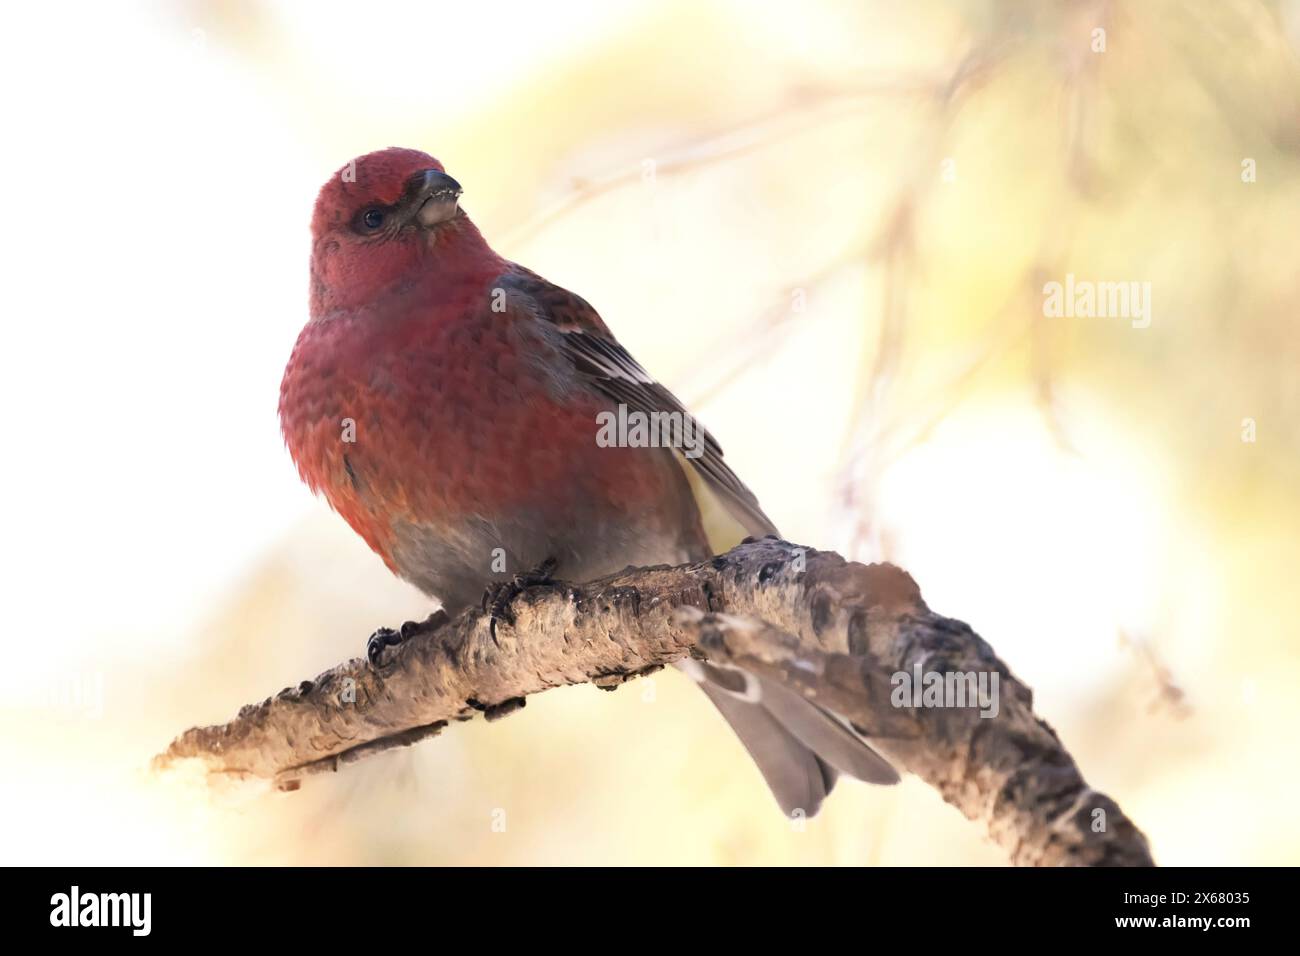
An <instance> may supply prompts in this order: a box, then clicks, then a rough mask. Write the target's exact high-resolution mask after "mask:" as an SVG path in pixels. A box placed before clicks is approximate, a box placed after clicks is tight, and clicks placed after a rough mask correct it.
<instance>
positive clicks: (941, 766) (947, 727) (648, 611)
mask: <svg viewBox="0 0 1300 956" xmlns="http://www.w3.org/2000/svg"><path fill="white" fill-rule="evenodd" d="M511 609H512V610H513V612H514V614H515V618H516V620H515V623H514V625H509V624H506V623H504V622H498V623H497V625H496V627H495V628H493V626H492V624H491V619H490V616H489V615H487V614H485V613H482V612H478V611H467V612H465V613H464V614H462V615H461V616H459V617H458V618H456V619H455V620H449V619H448V618H447V617H446V615H443V614H442V613H441V612H439V613H438V614H435V615H434V616H433V617H431V618H430V619H429V620H428V621H426V622H425V623H424V624H423V625H421V626H420V628H419V629H417V630H416V631H415V632H414V633H412V634H410V636H409V637H408V638H407V639H406V640H405V641H404V642H403V643H401V644H399V645H397V646H395V647H392V648H389V649H388V650H386V651H385V652H384V654H383V656H382V658H381V660H380V662H379V664H378V665H377V666H371V665H370V664H368V663H367V662H366V661H364V660H361V659H356V660H352V661H348V662H347V663H344V664H340V665H339V666H337V667H335V668H333V669H331V670H328V671H326V672H325V673H324V674H321V675H320V676H319V677H317V678H316V679H315V680H314V681H304V682H303V683H301V684H299V685H298V686H297V687H294V688H286V689H285V690H283V691H281V692H280V693H279V694H278V695H276V696H275V697H271V698H268V699H267V700H265V701H263V702H262V703H260V704H255V705H249V706H246V707H244V708H243V709H242V710H240V712H239V715H238V716H237V717H236V718H235V719H234V720H232V721H230V722H229V723H227V724H222V725H220V726H214V727H199V728H193V729H191V730H188V731H186V732H185V733H184V734H182V735H181V736H180V737H178V738H176V740H174V741H173V742H172V743H171V745H170V746H169V747H168V748H167V751H166V752H165V753H163V754H161V755H159V756H158V757H157V758H155V761H154V763H155V766H156V767H158V768H165V767H169V766H171V765H173V764H175V763H177V762H178V761H181V760H185V759H191V758H193V759H198V760H201V761H203V763H204V765H205V766H206V769H207V770H208V771H209V772H210V773H213V774H223V775H233V776H237V777H248V776H253V777H265V778H270V779H272V780H273V781H274V782H275V784H276V786H278V787H279V788H281V789H287V790H288V789H296V788H297V787H298V785H299V784H300V782H301V780H302V779H303V778H304V777H306V776H309V775H312V774H315V773H319V772H322V771H333V770H337V769H338V767H339V766H340V765H341V764H345V763H351V762H353V761H355V760H357V759H360V758H361V757H364V756H367V755H369V754H372V753H375V752H378V751H381V750H386V749H389V748H391V747H395V746H405V745H409V744H411V743H414V742H416V741H417V740H421V739H423V738H425V737H429V736H433V735H434V734H436V733H438V732H439V731H440V730H442V728H443V727H445V726H447V724H448V723H449V722H451V721H455V720H468V719H471V718H473V717H474V716H475V715H476V714H478V713H483V714H484V715H485V716H486V717H487V719H488V720H493V719H495V718H497V717H499V716H503V715H505V714H507V713H510V712H512V711H514V710H516V709H518V708H519V707H522V706H523V703H524V699H525V698H527V696H528V695H530V694H535V693H537V692H539V691H543V690H547V689H549V688H551V687H559V686H561V685H565V684H578V683H583V682H591V683H595V684H597V685H598V686H601V687H605V688H608V689H613V688H614V687H617V686H618V685H619V684H621V683H623V682H624V681H627V680H630V679H631V678H633V677H636V676H639V675H641V674H644V673H646V672H648V671H652V670H656V669H658V668H659V667H661V666H663V665H664V664H668V663H671V662H673V661H676V660H680V659H682V658H685V657H687V656H696V657H703V658H707V659H709V660H711V661H714V662H717V663H730V664H733V665H736V666H741V667H744V668H745V669H747V670H751V671H754V672H757V673H760V674H762V675H764V676H768V677H772V678H774V679H777V680H779V681H781V682H783V683H784V684H785V685H786V686H789V687H790V688H792V689H794V690H796V691H798V692H799V693H801V694H803V695H804V696H806V697H808V698H810V699H813V700H816V701H818V702H820V703H821V704H823V705H824V706H826V707H828V708H829V709H831V710H833V711H835V712H836V713H838V714H840V715H842V716H843V717H845V718H846V719H848V720H850V721H852V722H853V724H854V725H855V726H856V727H858V728H859V729H860V730H861V731H863V732H865V733H866V734H867V735H868V736H869V737H870V738H871V742H872V746H874V747H875V748H876V749H877V750H879V751H880V752H881V753H882V754H884V755H885V756H886V757H888V758H889V759H890V760H891V761H892V762H893V763H894V764H895V766H897V767H899V768H900V769H904V770H907V771H910V772H911V773H913V774H915V775H916V776H918V777H920V778H921V779H923V780H925V781H926V782H927V783H929V784H930V785H932V786H933V787H935V788H936V789H937V790H938V791H939V793H940V794H941V795H942V796H943V798H944V799H945V800H946V801H948V802H949V803H951V804H953V805H954V806H955V807H957V808H958V809H959V810H961V811H962V812H963V813H965V814H966V816H968V817H969V818H971V819H972V820H976V821H981V822H983V823H984V824H985V825H986V826H987V828H988V831H989V834H990V836H991V837H992V838H993V839H994V840H995V841H997V842H998V843H999V844H1001V845H1002V846H1004V847H1005V848H1006V849H1007V850H1008V852H1009V854H1010V858H1011V861H1012V862H1013V863H1016V864H1020V865H1058V864H1072V865H1085V866H1095V865H1151V862H1152V860H1151V856H1150V851H1149V850H1148V848H1147V843H1146V839H1145V837H1143V835H1142V833H1141V832H1140V831H1139V830H1138V829H1137V828H1136V827H1135V826H1134V825H1133V824H1132V823H1131V822H1130V821H1129V820H1128V818H1127V817H1125V816H1124V814H1123V812H1122V811H1121V810H1120V809H1119V807H1118V806H1117V805H1116V804H1115V803H1114V801H1112V800H1111V799H1110V798H1109V797H1107V796H1105V795H1104V794H1101V793H1097V792H1096V791H1094V790H1091V789H1089V787H1088V786H1087V784H1086V783H1085V782H1084V780H1083V777H1082V775H1081V774H1080V773H1079V769H1078V767H1077V766H1075V763H1074V761H1073V759H1072V758H1071V757H1070V755H1069V753H1067V752H1066V750H1065V748H1064V747H1063V746H1062V745H1061V742H1060V740H1059V739H1058V738H1057V736H1056V734H1055V733H1054V732H1053V731H1052V729H1051V728H1050V727H1049V726H1048V725H1047V724H1046V723H1044V722H1043V721H1041V720H1039V719H1038V718H1037V717H1035V716H1034V713H1033V698H1032V693H1031V691H1030V690H1029V689H1028V688H1027V687H1025V686H1024V685H1023V684H1021V683H1020V682H1019V681H1017V680H1016V679H1015V677H1013V676H1012V674H1011V672H1010V671H1009V670H1008V668H1007V667H1006V665H1005V664H1003V663H1002V662H1001V661H1000V660H999V659H998V658H997V656H996V655H995V654H994V653H993V650H992V648H991V647H989V645H988V644H987V643H985V642H984V641H983V640H982V639H981V638H980V637H979V636H978V635H976V634H975V633H974V632H973V631H972V630H971V629H970V628H969V627H968V626H967V625H965V624H963V623H961V622H960V621H954V620H951V619H949V618H944V617H940V616H938V615H936V614H934V613H933V612H931V611H930V610H929V608H927V607H926V606H925V603H924V602H923V601H922V600H921V595H920V592H919V591H918V589H917V587H916V585H915V583H914V582H913V581H912V579H911V577H910V576H909V575H908V574H907V573H906V572H904V571H901V570H899V569H898V568H896V567H893V566H892V565H862V564H855V563H849V562H846V561H845V560H844V559H843V558H841V557H840V556H839V555H836V554H832V553H829V552H818V551H815V550H812V549H804V548H799V547H796V546H794V545H791V544H789V543H787V542H784V541H778V540H776V539H773V538H765V539H763V540H761V541H746V542H745V543H744V544H741V545H739V546H737V547H736V548H734V549H733V550H731V551H730V552H728V553H727V554H724V555H720V556H718V557H716V558H713V559H712V560H710V561H707V562H704V563H702V564H695V565H686V566H683V567H679V568H669V567H653V568H641V569H637V568H628V569H626V570H625V571H623V572H621V573H620V574H616V575H613V576H611V577H609V578H605V579H603V580H601V581H596V582H592V583H590V584H586V585H580V586H575V585H569V584H564V583H560V582H556V583H554V584H546V585H538V586H534V587H531V588H528V589H527V590H526V591H524V592H523V593H521V594H520V595H519V596H518V597H516V598H515V599H514V601H513V602H512V605H511ZM933 674H938V675H947V676H948V680H949V690H950V693H949V697H950V698H951V691H952V689H953V687H956V686H959V685H961V683H962V682H961V681H960V680H957V681H955V682H954V679H953V677H954V675H979V674H983V675H984V679H985V684H984V685H983V686H985V687H991V688H992V689H993V690H994V692H995V697H994V698H993V699H994V701H995V703H996V714H995V715H991V716H983V717H982V716H981V707H983V712H984V713H986V714H988V713H990V712H991V711H993V710H994V708H993V707H987V706H984V705H986V704H987V703H988V702H987V701H981V702H980V703H979V704H976V703H975V702H974V701H973V700H967V701H964V703H965V704H966V706H953V702H952V701H951V700H947V701H946V703H947V706H935V705H934V704H935V703H937V702H936V701H934V700H931V699H926V700H924V701H920V700H919V699H904V700H902V701H900V700H899V699H898V698H897V695H898V694H899V693H901V691H900V690H899V689H898V688H899V687H900V685H903V684H904V678H903V677H901V676H900V675H908V677H909V678H911V677H915V676H921V675H933ZM994 675H996V677H994ZM995 680H996V683H994V681H995ZM971 686H972V688H973V687H974V684H973V683H972V685H971ZM918 698H919V688H918ZM900 703H901V704H902V706H896V704H900ZM920 703H923V704H924V705H922V706H916V705H917V704H920Z"/></svg>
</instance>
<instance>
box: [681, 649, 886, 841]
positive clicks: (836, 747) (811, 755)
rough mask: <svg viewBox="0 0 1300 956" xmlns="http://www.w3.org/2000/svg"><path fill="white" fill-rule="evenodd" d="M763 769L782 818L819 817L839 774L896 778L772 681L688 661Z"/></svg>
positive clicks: (840, 726) (833, 722)
mask: <svg viewBox="0 0 1300 956" xmlns="http://www.w3.org/2000/svg"><path fill="white" fill-rule="evenodd" d="M682 669H683V670H684V671H686V672H687V673H688V674H689V675H690V676H691V677H692V679H694V680H695V681H696V682H698V683H699V685H700V688H701V689H702V690H703V691H704V693H705V694H706V695H708V698H709V699H710V700H711V701H713V704H714V706H716V707H717V708H718V710H719V711H721V713H722V716H723V717H725V718H726V720H727V723H729V724H730V725H731V729H732V730H734V731H735V732H736V736H737V737H739V738H740V742H741V743H742V744H744V745H745V749H746V750H747V751H749V755H750V757H752V758H753V760H754V763H755V764H757V765H758V769H759V772H760V773H762V775H763V779H764V780H766V781H767V785H768V787H769V788H770V789H771V791H772V794H773V795H774V796H775V797H776V802H777V803H778V804H779V805H780V807H781V810H782V812H784V813H785V815H786V816H793V815H794V814H795V811H798V810H802V811H803V813H804V815H805V816H809V817H811V816H812V815H813V814H815V813H816V812H817V811H818V810H819V809H821V805H822V801H823V800H825V799H826V796H827V794H829V793H830V792H831V788H832V787H834V786H835V780H836V778H837V777H838V775H839V774H840V773H846V774H848V775H849V776H852V777H856V778H857V779H859V780H864V781H866V782H868V783H877V784H893V783H897V782H898V773H897V771H895V770H894V768H893V767H892V766H890V765H889V763H888V762H887V761H886V760H885V759H884V758H883V757H881V756H880V755H879V754H878V753H876V752H875V751H874V750H872V749H871V747H870V746H869V745H868V744H867V742H866V741H865V740H863V739H862V738H861V737H859V736H858V735H857V734H856V733H854V731H853V730H852V729H850V728H849V727H848V726H847V725H846V724H844V723H843V722H841V721H840V719H839V718H838V717H836V716H835V715H834V714H831V713H830V712H829V711H826V710H824V709H822V708H821V707H818V706H817V705H816V704H814V703H812V702H811V701H809V700H807V699H806V698H804V697H802V696H800V695H799V694H796V693H795V692H794V691H792V690H789V689H788V688H785V687H782V686H781V685H780V684H776V683H774V682H772V681H769V680H765V679H763V678H760V677H756V676H755V675H753V674H749V673H747V672H745V671H740V670H735V669H733V668H727V669H723V668H719V667H716V666H714V665H711V664H704V663H701V662H698V661H683V662H682Z"/></svg>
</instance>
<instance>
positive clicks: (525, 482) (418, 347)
mask: <svg viewBox="0 0 1300 956" xmlns="http://www.w3.org/2000/svg"><path fill="white" fill-rule="evenodd" d="M460 194H461V187H460V184H459V183H457V182H456V180H454V179H452V178H451V177H450V176H448V175H447V173H446V172H445V171H444V170H443V167H442V164H441V163H439V162H438V161H437V160H435V159H433V158H432V157H430V156H428V155H426V154H425V153H422V152H418V151H416V150H411V149H385V150H381V151H379V152H375V153H370V154H369V155H366V156H362V157H360V158H359V159H356V160H354V161H353V162H351V163H349V164H348V165H347V166H345V167H343V169H341V170H339V172H338V173H337V174H336V175H334V176H333V177H332V178H331V179H330V180H329V181H328V182H327V183H326V184H325V185H324V187H322V189H321V191H320V195H319V197H318V198H317V200H316V209H315V212H314V214H313V216H312V256H311V318H310V321H308V323H307V325H306V327H305V328H304V329H303V330H302V333H301V335H299V337H298V341H297V344H296V345H295V346H294V349H293V354H292V356H291V357H290V359H289V365H288V367H287V368H286V369H285V373H284V381H283V384H282V386H281V390H280V421H281V426H282V428H283V431H284V437H285V441H286V443H287V445H288V447H289V452H290V454H292V456H293V459H294V462H295V463H296V464H297V466H298V471H299V473H300V474H301V475H302V478H303V480H304V481H305V482H306V483H307V484H308V485H309V486H310V487H311V488H312V490H313V491H316V492H320V493H323V494H324V495H325V498H326V499H327V500H328V501H329V503H330V505H331V506H332V507H333V508H334V509H335V510H336V511H337V512H338V513H339V514H340V515H342V516H343V518H344V519H345V520H346V521H347V522H348V524H350V525H351V526H352V527H353V529H354V530H355V531H356V532H357V533H358V534H360V535H361V537H362V538H364V539H365V540H366V543H367V544H369V545H370V547H371V548H373V549H374V550H375V552H376V553H377V554H378V555H379V556H380V557H381V558H383V560H384V563H385V564H387V565H388V567H389V568H390V569H391V570H392V571H393V572H394V573H395V574H397V575H399V576H401V577H402V578H405V579H406V580H407V581H410V582H411V583H412V584H414V585H415V586H416V587H418V588H420V589H421V590H422V591H424V592H425V593H426V594H428V595H430V596H431V597H433V598H435V599H437V600H439V601H441V603H442V606H443V608H444V609H445V610H446V611H447V612H448V613H449V614H455V613H456V612H458V611H459V610H461V609H463V608H465V607H467V606H469V605H471V604H474V603H477V602H478V601H479V599H480V597H481V595H482V594H483V593H484V588H485V585H491V584H492V583H493V582H500V581H501V580H502V579H503V578H509V576H510V575H512V574H515V573H518V572H521V571H528V570H530V569H534V568H539V567H542V566H547V567H549V568H553V570H554V573H555V574H556V575H557V576H559V577H563V578H567V579H570V580H577V581H585V580H590V579H593V578H597V577H600V576H602V575H606V574H610V573H613V572H615V571H618V570H620V569H622V568H624V567H626V566H627V565H630V564H631V565H648V564H681V563H684V562H688V561H700V560H704V559H707V558H708V557H710V556H711V555H712V554H714V553H715V551H714V549H713V548H712V547H710V543H709V539H708V537H707V536H706V535H705V531H704V525H703V521H702V518H701V508H702V507H704V508H706V509H716V508H718V507H720V508H721V509H722V510H723V511H724V512H725V513H727V514H729V515H730V516H731V518H732V519H733V524H735V525H737V526H738V527H739V528H743V529H744V532H747V533H749V534H753V535H765V534H775V533H776V528H775V527H774V526H773V524H772V522H771V521H770V520H768V518H767V516H766V515H764V514H763V511H762V509H761V508H759V505H758V501H757V500H756V499H755V497H754V495H753V494H752V493H751V492H750V491H749V489H748V488H746V487H745V485H744V484H743V483H742V482H741V481H740V479H739V478H737V477H736V475H735V473H733V472H732V470H731V469H730V468H729V467H728V466H727V464H726V462H724V461H723V459H722V449H721V448H720V447H719V446H718V444H717V442H715V441H714V440H713V438H712V437H711V436H709V435H708V434H707V433H706V432H703V430H702V429H699V428H698V426H697V425H696V424H695V422H694V419H691V418H690V416H689V413H687V412H686V410H685V409H684V408H683V407H682V405H681V403H680V402H678V401H677V399H676V398H674V397H673V395H672V394H671V393H670V392H669V391H668V390H667V389H666V388H664V387H663V386H662V385H660V384H658V383H657V382H656V381H655V380H654V379H653V378H652V377H651V376H650V375H649V374H648V373H647V372H646V371H645V369H643V368H642V367H641V366H640V365H639V364H638V363H637V361H636V360H635V359H634V358H632V356H631V355H629V354H628V352H627V351H626V350H625V349H624V348H623V347H622V346H621V345H619V344H618V342H617V341H616V340H615V338H614V336H613V335H612V334H611V333H610V331H609V329H608V328H606V326H605V323H604V322H603V321H602V320H601V318H600V316H599V315H598V314H597V313H596V310H595V309H593V308H592V307H591V306H590V305H589V304H587V302H586V301H584V300H583V299H581V298H579V297H578V296H576V295H574V294H573V293H572V292H568V291H566V290H564V289H561V288H559V287H558V286H555V285H552V284H551V283H549V282H547V281H546V280H545V279H543V278H542V277H541V276H538V275H537V274H536V273H533V272H530V271H529V270H528V269H525V268H524V267H522V266H519V265H516V264H515V263H513V262H510V261H508V260H506V259H503V258H502V257H501V256H499V255H497V254H496V253H495V252H493V251H492V249H491V247H490V246H489V245H488V244H487V242H486V241H484V239H483V236H482V235H481V234H480V233H479V231H478V229H477V228H475V226H474V224H473V223H472V222H470V220H469V217H468V216H466V215H465V213H464V211H463V210H462V209H461V208H460V205H459V202H458V200H459V197H460ZM620 405H621V406H624V409H623V411H624V414H628V413H631V412H639V413H642V414H645V415H649V414H652V413H656V412H675V413H678V414H679V415H680V416H681V420H682V421H684V422H686V423H687V425H688V430H687V431H685V432H684V433H683V434H685V435H687V436H689V435H690V434H692V432H691V431H690V430H689V429H690V428H694V429H696V432H695V433H696V434H699V435H700V436H702V441H700V442H699V443H698V447H694V448H692V449H690V450H689V451H686V452H685V453H683V450H682V449H681V448H677V449H673V448H668V447H662V446H661V447H619V445H618V444H617V443H615V444H613V445H612V446H609V447H606V446H608V445H609V443H608V442H598V441H597V435H598V431H599V428H600V425H599V424H598V423H600V422H601V421H602V418H601V416H602V413H611V412H613V413H615V414H617V413H618V409H619V406H620ZM741 533H743V532H738V533H737V535H736V538H737V539H738V538H739V537H740V534H741ZM734 543H735V541H731V542H728V543H727V546H730V545H731V544H734ZM686 669H687V670H688V673H691V675H692V676H693V677H694V678H695V679H696V680H698V681H699V682H700V686H701V687H702V688H703V690H704V692H705V693H706V694H707V695H708V696H709V698H710V699H711V700H712V701H713V702H714V704H716V705H717V707H718V709H719V710H720V711H721V712H722V714H723V716H724V717H725V718H726V719H727V721H728V722H729V723H730V724H731V726H732V728H733V729H734V730H735V732H736V734H737V735H738V736H739V737H740V739H741V741H742V742H743V743H744V745H745V747H746V748H747V749H748V750H749V753H750V754H751V756H752V757H753V758H754V761H755V763H757V765H758V768H759V770H760V771H761V772H762V774H763V776H764V778H765V779H766V780H767V783H768V785H769V786H770V787H771V789H772V792H773V793H774V794H775V796H776V798H777V802H778V803H779V804H780V806H781V808H782V810H783V811H784V812H785V813H787V814H794V813H796V812H797V811H802V812H803V813H804V814H806V815H809V816H811V815H812V814H814V813H816V812H817V810H818V808H819V807H820V806H821V803H822V800H823V799H824V798H825V796H826V794H827V793H829V792H830V789H831V787H832V786H833V785H834V783H835V779H836V777H837V775H838V773H839V772H845V773H848V774H851V775H853V776H855V777H858V778H859V779H862V780H867V781H870V782H873V783H894V782H896V781H897V780H898V775H897V774H896V773H895V772H894V770H893V768H892V767H891V766H890V765H889V764H888V763H886V762H885V761H884V759H883V758H881V757H880V756H879V755H878V754H876V753H875V751H873V750H872V749H871V748H870V747H868V746H867V744H866V743H865V742H864V741H863V740H862V738H861V737H859V736H858V735H857V734H856V733H854V732H853V730H851V729H850V728H849V727H848V726H847V724H846V723H844V722H843V721H841V720H840V719H839V718H837V717H835V716H834V715H832V714H830V713H828V712H827V711H825V710H822V709H821V708H819V707H817V706H816V705H814V704H812V703H810V702H808V701H806V700H805V699H804V698H803V697H801V696H799V695H797V694H795V693H793V692H791V691H789V690H787V689H785V688H783V687H781V686H779V685H776V684H773V683H772V682H770V681H767V680H762V679H759V678H756V677H755V676H753V675H750V674H746V673H744V672H741V671H735V670H722V669H720V668H717V667H713V666H711V665H707V664H698V663H695V662H688V663H687V665H686Z"/></svg>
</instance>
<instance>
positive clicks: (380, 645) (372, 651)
mask: <svg viewBox="0 0 1300 956" xmlns="http://www.w3.org/2000/svg"><path fill="white" fill-rule="evenodd" d="M446 622H447V612H446V611H444V610H442V609H441V608H439V609H438V610H436V611H434V612H433V613H432V614H430V615H429V616H428V617H427V618H425V619H424V620H423V621H407V622H405V623H404V624H403V625H402V626H401V627H400V628H399V629H398V630H396V631H394V630H393V629H392V628H391V627H381V628H380V629H379V630H377V631H375V633H373V634H371V635H370V640H368V641H366V660H368V661H370V666H372V667H378V666H379V664H380V661H381V660H382V659H383V654H384V650H385V649H386V648H389V647H396V646H397V645H398V644H401V643H402V642H404V641H409V640H410V639H411V638H413V637H414V636H415V635H417V634H422V633H424V632H425V631H436V630H437V629H438V628H440V627H441V626H442V625H443V624H445V623H446Z"/></svg>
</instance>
